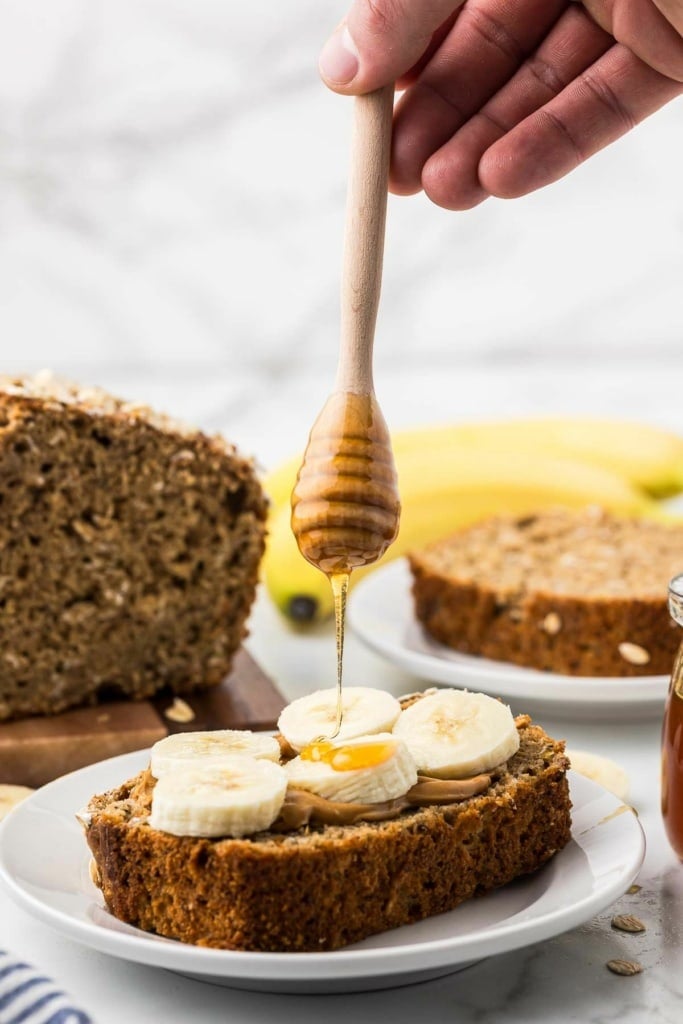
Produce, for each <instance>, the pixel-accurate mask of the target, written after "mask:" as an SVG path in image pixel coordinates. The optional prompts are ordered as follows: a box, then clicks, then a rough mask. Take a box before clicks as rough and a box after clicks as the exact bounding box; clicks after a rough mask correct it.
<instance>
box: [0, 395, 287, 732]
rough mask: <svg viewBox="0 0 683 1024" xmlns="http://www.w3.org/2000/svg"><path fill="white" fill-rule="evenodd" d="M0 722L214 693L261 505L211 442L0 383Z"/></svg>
mask: <svg viewBox="0 0 683 1024" xmlns="http://www.w3.org/2000/svg"><path fill="white" fill-rule="evenodd" d="M0 494H1V495H2V503H1V504H0V585H1V591H0V603H1V605H2V615H1V616H0V652H1V654H0V659H1V660H0V667H1V669H2V671H0V720H3V719H8V718H15V717H22V716H26V715H31V714H54V713H56V712H59V711H63V710H65V709H67V708H69V707H73V706H76V705H79V704H88V703H96V702H98V701H99V700H100V699H105V698H107V697H112V696H113V697H119V698H120V697H126V698H134V699H141V698H145V697H148V696H151V695H152V694H154V693H155V692H157V691H159V690H161V689H164V688H167V689H168V690H170V691H171V692H174V693H188V692H191V691H192V690H194V689H198V688H203V687H206V686H210V685H212V684H216V683H219V682H220V681H221V680H222V679H223V678H224V677H225V675H226V674H227V673H228V672H229V670H230V666H231V663H232V657H233V655H234V653H235V652H236V650H237V649H238V647H239V645H240V643H241V641H242V639H243V637H244V635H245V632H246V629H245V622H246V617H247V615H248V612H249V608H250V606H251V603H252V601H253V598H254V593H255V587H256V580H257V572H258V563H259V560H260V558H261V555H262V553H263V548H264V536H265V518H266V512H267V503H266V500H265V497H264V495H263V492H262V490H261V487H260V484H259V482H258V480H257V478H256V474H255V471H254V468H253V465H252V464H251V462H250V461H249V460H247V459H244V458H242V457H240V456H239V455H238V453H237V452H236V450H235V449H234V448H233V447H232V446H231V445H229V444H227V443H225V442H224V441H223V440H222V439H220V438H213V437H208V436H206V435H204V434H202V433H201V432H200V431H197V430H192V429H190V428H186V427H182V426H181V425H179V424H177V423H174V422H173V421H171V420H170V419H168V418H167V417H163V416H159V415H157V414H155V413H153V412H152V411H151V410H149V409H147V408H146V407H143V406H140V405H134V404H132V403H126V402H123V401H121V400H119V399H116V398H113V397H112V396H111V395H108V394H107V393H106V392H103V391H101V390H99V389H88V390H85V389H78V388H77V387H75V386H73V385H69V384H64V383H62V382H59V381H54V380H53V379H51V378H40V379H38V380H21V379H12V380H8V379H6V378H5V379H0Z"/></svg>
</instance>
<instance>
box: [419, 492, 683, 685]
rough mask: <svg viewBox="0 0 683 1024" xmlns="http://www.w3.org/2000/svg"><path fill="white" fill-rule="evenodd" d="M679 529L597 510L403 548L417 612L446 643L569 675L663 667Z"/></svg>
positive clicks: (670, 640)
mask: <svg viewBox="0 0 683 1024" xmlns="http://www.w3.org/2000/svg"><path fill="white" fill-rule="evenodd" d="M682 565H683V526H679V525H665V524H662V523H656V522H650V521H646V520H634V519H622V518H619V517H617V516H614V515H611V514H609V513H607V512H603V511H601V510H600V509H586V510H584V511H579V512H572V511H570V510H565V509H558V510H555V511H549V512H543V513H539V514H538V515H535V516H523V517H503V516H500V517H495V518H492V519H488V520H486V521H485V522H481V523H477V524H476V525H474V526H471V527H469V528H467V529H465V530H461V531H459V532H458V533H456V534H453V535H452V536H451V537H448V538H446V539H444V540H442V541H439V542H436V543H434V544H432V545H430V546H429V547H427V548H425V549H424V550H423V551H417V552H413V553H412V555H411V556H410V566H411V570H412V573H413V596H414V600H415V611H416V616H417V618H418V620H419V621H420V622H421V623H422V624H423V626H424V627H425V629H426V630H427V632H428V633H430V634H431V635H432V636H433V637H434V638H435V639H436V640H439V641H440V642H441V643H444V644H447V645H448V646H450V647H452V648H454V649H455V650H458V651H462V652H463V653H468V654H479V655H483V656H485V657H488V658H493V659H496V660H500V661H510V662H514V663H516V664H520V665H526V666H531V667H534V668H539V669H545V670H548V671H553V672H562V673H566V674H569V675H582V676H587V675H595V676H630V675H643V674H647V675H657V674H665V673H668V672H669V671H670V669H671V664H672V659H673V657H674V654H675V652H676V649H677V646H678V637H677V633H676V630H675V628H674V626H673V625H672V623H671V620H670V617H669V614H668V610H667V584H668V581H669V579H670V578H671V577H672V576H673V575H674V574H675V573H676V572H679V571H680V568H681V566H682Z"/></svg>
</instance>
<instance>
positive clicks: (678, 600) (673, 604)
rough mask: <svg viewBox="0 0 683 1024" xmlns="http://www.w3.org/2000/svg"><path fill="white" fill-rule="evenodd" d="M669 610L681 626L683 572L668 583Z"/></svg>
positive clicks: (682, 623)
mask: <svg viewBox="0 0 683 1024" xmlns="http://www.w3.org/2000/svg"><path fill="white" fill-rule="evenodd" d="M669 611H670V612H671V617H672V618H673V619H675V620H676V622H677V623H678V624H679V626H683V573H681V574H680V575H679V576H674V578H673V579H672V580H671V581H670V583H669Z"/></svg>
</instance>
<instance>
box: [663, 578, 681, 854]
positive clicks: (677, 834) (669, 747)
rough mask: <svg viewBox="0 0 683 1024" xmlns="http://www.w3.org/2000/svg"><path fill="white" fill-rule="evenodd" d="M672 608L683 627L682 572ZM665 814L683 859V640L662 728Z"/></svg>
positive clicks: (671, 590) (675, 583)
mask: <svg viewBox="0 0 683 1024" xmlns="http://www.w3.org/2000/svg"><path fill="white" fill-rule="evenodd" d="M669 611H670V612H671V616H672V618H673V619H674V621H675V622H677V623H678V625H679V626H683V574H681V575H680V576H674V578H673V579H672V580H671V583H670V584H669ZM662 816H663V818H664V827H665V829H666V834H667V836H668V838H669V842H670V843H671V846H672V847H673V849H674V852H675V853H676V855H677V856H678V857H679V858H680V860H683V643H682V644H681V646H680V647H679V650H678V654H677V655H676V660H675V662H674V667H673V671H672V673H671V683H670V684H669V693H668V696H667V699H666V707H665V710H664V724H663V727H662Z"/></svg>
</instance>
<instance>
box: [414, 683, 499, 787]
mask: <svg viewBox="0 0 683 1024" xmlns="http://www.w3.org/2000/svg"><path fill="white" fill-rule="evenodd" d="M394 736H400V737H401V739H403V740H405V742H406V743H407V745H408V749H409V750H410V752H411V754H412V755H413V757H414V758H415V762H416V764H417V768H418V771H421V772H424V773H425V774H427V775H433V776H435V777H436V778H439V779H464V778H467V777H468V776H472V775H478V774H479V773H480V772H486V771H490V769H491V768H495V767H496V766H497V765H499V764H503V762H504V761H507V760H508V758H509V757H512V755H513V754H514V753H516V751H517V749H518V748H519V733H518V732H517V727H516V726H515V721H514V719H513V717H512V713H511V711H510V708H509V707H507V706H506V705H505V704H501V703H500V701H497V700H494V699H493V697H487V696H486V695H485V694H483V693H469V692H468V691H467V690H438V691H437V692H436V693H434V694H432V695H431V696H429V697H423V698H422V700H418V701H417V702H416V703H415V704H412V705H411V706H410V707H409V708H406V709H405V711H402V712H401V716H400V718H399V720H398V721H397V723H396V725H395V726H394Z"/></svg>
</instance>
